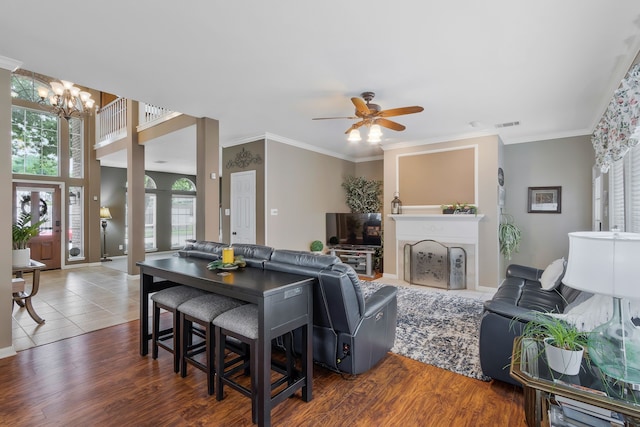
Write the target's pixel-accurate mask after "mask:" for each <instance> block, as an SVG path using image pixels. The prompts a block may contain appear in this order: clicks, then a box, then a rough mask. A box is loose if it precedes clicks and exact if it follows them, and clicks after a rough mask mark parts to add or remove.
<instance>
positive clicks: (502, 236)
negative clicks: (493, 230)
mask: <svg viewBox="0 0 640 427" xmlns="http://www.w3.org/2000/svg"><path fill="white" fill-rule="evenodd" d="M521 240H522V232H521V231H520V228H518V226H517V225H515V224H514V223H513V217H512V216H511V215H508V214H500V225H499V226H498V241H499V242H500V253H501V254H502V255H503V256H504V257H505V258H506V259H508V260H510V259H511V255H512V254H513V253H514V252H518V249H519V248H520V241H521Z"/></svg>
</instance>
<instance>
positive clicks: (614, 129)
mask: <svg viewBox="0 0 640 427" xmlns="http://www.w3.org/2000/svg"><path fill="white" fill-rule="evenodd" d="M639 120H640V64H636V65H634V66H633V67H632V68H631V70H630V71H629V73H628V74H627V75H626V76H625V78H624V79H622V82H621V83H620V87H619V88H618V89H617V90H616V91H615V92H614V93H613V98H612V99H611V102H610V103H609V106H608V107H607V110H606V111H605V113H604V115H603V116H602V119H600V122H599V123H598V124H597V126H596V128H595V130H594V131H593V135H592V136H591V143H592V144H593V148H594V149H595V151H596V165H597V166H598V167H600V170H601V171H602V172H603V173H606V172H607V171H608V170H609V167H610V166H611V165H612V164H613V162H615V161H617V160H620V159H621V158H623V157H624V155H625V154H627V152H628V151H629V149H631V148H632V147H633V146H634V145H636V144H637V143H638V141H639V140H640V126H638V124H639Z"/></svg>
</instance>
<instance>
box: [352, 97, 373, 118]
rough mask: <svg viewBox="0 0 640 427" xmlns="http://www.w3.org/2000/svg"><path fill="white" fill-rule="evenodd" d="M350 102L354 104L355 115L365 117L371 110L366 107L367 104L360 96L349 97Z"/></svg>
mask: <svg viewBox="0 0 640 427" xmlns="http://www.w3.org/2000/svg"><path fill="white" fill-rule="evenodd" d="M351 102H353V105H355V106H356V116H358V117H366V116H368V115H369V114H371V110H369V107H367V104H366V103H365V102H364V100H363V99H362V98H356V97H353V98H351Z"/></svg>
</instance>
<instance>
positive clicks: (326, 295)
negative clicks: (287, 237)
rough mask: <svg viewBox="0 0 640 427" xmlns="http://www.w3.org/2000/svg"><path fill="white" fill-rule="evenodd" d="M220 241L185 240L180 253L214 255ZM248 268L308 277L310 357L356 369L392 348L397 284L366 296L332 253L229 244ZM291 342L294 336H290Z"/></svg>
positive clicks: (217, 254) (331, 365) (372, 363)
mask: <svg viewBox="0 0 640 427" xmlns="http://www.w3.org/2000/svg"><path fill="white" fill-rule="evenodd" d="M228 246H229V245H226V244H224V243H217V242H209V241H188V242H187V244H186V245H185V247H184V248H183V249H182V250H180V251H179V252H178V253H179V255H180V256H182V257H198V258H203V259H205V260H215V259H219V258H221V257H222V249H223V248H225V247H228ZM231 246H232V247H233V248H234V254H236V255H243V256H244V258H245V260H246V261H247V266H248V267H250V268H264V269H267V270H274V271H282V272H287V273H293V274H300V275H304V276H309V277H313V278H315V279H317V280H316V282H315V284H314V294H313V323H314V328H313V355H314V356H313V358H314V361H315V362H317V363H319V364H322V365H324V366H326V367H327V368H329V369H332V370H335V371H339V372H344V373H348V374H360V373H362V372H365V371H367V370H369V369H371V368H372V367H373V366H375V365H376V364H377V363H378V362H379V361H380V360H381V359H382V358H383V357H384V356H385V355H386V354H387V352H388V351H389V350H390V349H391V347H393V343H394V341H395V330H396V323H397V297H396V293H397V289H396V288H395V287H393V286H384V287H382V288H380V289H379V290H378V291H377V292H375V293H374V294H373V295H371V296H370V297H369V298H367V299H366V300H365V299H364V297H363V295H362V291H361V289H360V279H359V278H358V275H357V274H356V272H355V271H354V270H353V268H352V267H351V266H349V265H346V264H344V263H342V262H341V261H340V258H338V257H336V256H332V255H316V254H312V253H310V252H305V251H292V250H281V249H273V248H271V247H268V246H261V245H239V244H233V245H231ZM295 338H296V340H295V341H296V342H298V341H299V337H295ZM298 345H299V343H298Z"/></svg>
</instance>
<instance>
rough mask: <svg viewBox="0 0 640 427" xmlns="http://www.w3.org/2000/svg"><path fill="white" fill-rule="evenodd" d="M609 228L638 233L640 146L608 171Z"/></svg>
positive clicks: (639, 229) (639, 216) (639, 214)
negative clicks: (615, 227)
mask: <svg viewBox="0 0 640 427" xmlns="http://www.w3.org/2000/svg"><path fill="white" fill-rule="evenodd" d="M609 207H610V209H609V210H610V213H609V227H610V228H612V227H614V226H617V227H618V228H619V229H620V230H621V231H628V232H632V233H640V145H636V146H635V147H633V148H632V149H631V150H629V152H628V153H627V155H626V156H625V157H624V158H622V159H621V160H618V161H617V162H615V163H614V164H613V166H612V167H611V168H610V169H609Z"/></svg>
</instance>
